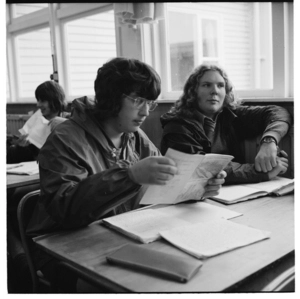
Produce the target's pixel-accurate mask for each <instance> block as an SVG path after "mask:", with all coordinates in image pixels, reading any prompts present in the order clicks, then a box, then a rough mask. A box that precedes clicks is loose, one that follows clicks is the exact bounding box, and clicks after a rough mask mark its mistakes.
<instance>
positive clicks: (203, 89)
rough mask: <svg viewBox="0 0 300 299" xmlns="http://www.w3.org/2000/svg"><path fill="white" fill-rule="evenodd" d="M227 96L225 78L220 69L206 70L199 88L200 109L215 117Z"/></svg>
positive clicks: (206, 114)
mask: <svg viewBox="0 0 300 299" xmlns="http://www.w3.org/2000/svg"><path fill="white" fill-rule="evenodd" d="M225 96H226V90H225V80H224V78H223V77H222V76H221V75H220V73H219V72H218V71H207V72H205V73H204V75H203V76H202V77H201V79H200V83H199V87H198V89H197V97H198V103H197V104H198V108H199V110H200V111H201V112H202V113H203V114H204V115H205V116H208V117H210V118H212V119H213V118H214V117H215V115H216V114H217V113H218V112H219V111H220V110H221V109H222V107H223V103H224V99H225Z"/></svg>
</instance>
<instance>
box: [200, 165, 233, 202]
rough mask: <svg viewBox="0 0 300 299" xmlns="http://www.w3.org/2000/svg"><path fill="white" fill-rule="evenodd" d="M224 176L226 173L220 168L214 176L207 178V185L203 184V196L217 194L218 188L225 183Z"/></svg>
mask: <svg viewBox="0 0 300 299" xmlns="http://www.w3.org/2000/svg"><path fill="white" fill-rule="evenodd" d="M226 176H227V173H226V172H225V171H224V170H221V171H220V172H219V173H218V174H217V175H216V176H215V177H213V178H211V179H209V180H208V182H207V185H206V186H205V193H204V194H203V197H210V196H216V195H218V194H219V190H220V189H221V187H222V185H223V184H224V183H225V178H226Z"/></svg>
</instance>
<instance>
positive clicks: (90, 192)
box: [27, 97, 160, 236]
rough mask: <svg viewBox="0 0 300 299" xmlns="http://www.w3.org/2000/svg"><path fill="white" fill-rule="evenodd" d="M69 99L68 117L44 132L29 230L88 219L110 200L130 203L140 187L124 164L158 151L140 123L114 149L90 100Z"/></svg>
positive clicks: (82, 222)
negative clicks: (36, 197)
mask: <svg viewBox="0 0 300 299" xmlns="http://www.w3.org/2000/svg"><path fill="white" fill-rule="evenodd" d="M72 105H73V107H72V116H71V118H70V119H69V120H67V121H65V122H63V123H62V124H60V125H59V126H58V127H57V128H56V129H55V130H54V131H53V132H52V133H51V134H50V135H49V137H48V139H47V141H46V143H45V145H44V146H43V148H42V149H41V151H40V154H39V157H38V161H39V168H40V186H41V196H40V199H39V202H38V205H37V206H36V209H35V211H34V213H33V217H32V219H31V221H30V223H29V226H28V229H27V233H28V235H30V236H36V235H40V234H43V233H48V232H51V231H55V230H61V229H68V228H77V227H81V226H85V225H88V224H89V223H91V222H93V221H95V220H97V219H99V216H101V215H103V211H104V209H107V207H109V206H110V205H111V204H113V205H115V206H119V207H117V208H116V213H121V212H125V211H128V210H131V209H134V208H135V207H137V206H138V203H139V200H140V198H141V196H142V195H143V190H144V188H142V187H141V186H140V185H138V184H136V183H134V182H133V181H132V180H131V179H130V178H129V175H128V167H129V166H130V165H133V164H134V163H136V162H138V161H139V160H141V159H143V158H146V157H149V156H157V155H160V152H159V150H158V149H157V148H156V147H155V146H154V145H153V143H152V142H151V141H150V140H149V139H148V137H147V136H146V134H145V133H144V132H143V131H142V130H141V129H139V130H138V131H137V132H135V133H130V134H126V133H124V134H123V137H124V138H123V143H122V148H121V149H120V150H118V149H115V147H114V145H113V143H112V142H111V140H110V139H109V138H108V137H107V136H106V134H105V132H104V130H103V129H102V127H101V124H100V122H98V120H97V118H96V116H95V115H94V114H93V111H94V101H93V100H91V99H89V98H87V97H83V98H79V99H76V100H74V101H73V103H72ZM110 210H112V208H111V209H110ZM108 212H109V211H108Z"/></svg>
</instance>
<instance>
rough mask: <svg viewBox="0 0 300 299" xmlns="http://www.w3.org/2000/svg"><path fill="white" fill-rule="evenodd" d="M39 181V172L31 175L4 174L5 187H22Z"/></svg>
mask: <svg viewBox="0 0 300 299" xmlns="http://www.w3.org/2000/svg"><path fill="white" fill-rule="evenodd" d="M39 181H40V175H39V174H33V175H15V174H7V175H6V188H7V189H10V188H16V187H23V186H27V185H32V184H36V183H38V182H39Z"/></svg>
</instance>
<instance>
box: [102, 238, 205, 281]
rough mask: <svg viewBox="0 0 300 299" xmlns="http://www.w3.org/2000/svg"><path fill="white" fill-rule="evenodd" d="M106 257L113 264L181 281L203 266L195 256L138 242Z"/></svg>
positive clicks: (186, 279) (187, 278)
mask: <svg viewBox="0 0 300 299" xmlns="http://www.w3.org/2000/svg"><path fill="white" fill-rule="evenodd" d="M106 259H107V261H108V262H109V263H112V264H116V265H120V266H123V267H126V268H130V269H133V270H141V271H143V272H145V273H149V274H157V275H160V276H161V277H165V278H169V279H173V280H176V281H179V282H187V281H188V280H189V279H190V278H191V277H192V276H193V275H194V274H195V273H196V272H197V271H198V270H199V268H200V267H201V266H202V262H201V261H197V260H195V259H194V258H190V257H188V256H187V257H181V256H176V255H173V254H169V253H164V252H160V251H157V250H153V249H149V248H146V247H145V245H136V244H127V245H125V246H123V247H121V248H120V249H118V250H117V251H115V252H114V253H112V254H110V255H108V256H107V257H106Z"/></svg>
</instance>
